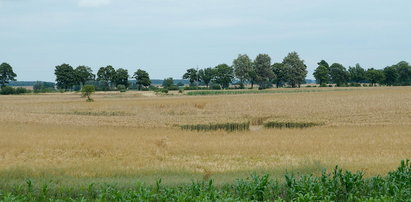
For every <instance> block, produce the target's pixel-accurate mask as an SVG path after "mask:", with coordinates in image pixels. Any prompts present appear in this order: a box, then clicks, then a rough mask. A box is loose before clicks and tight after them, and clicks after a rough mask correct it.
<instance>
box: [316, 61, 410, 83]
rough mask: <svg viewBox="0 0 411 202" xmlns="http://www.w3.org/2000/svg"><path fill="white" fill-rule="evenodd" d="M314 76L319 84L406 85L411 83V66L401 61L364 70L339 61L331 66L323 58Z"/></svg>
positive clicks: (358, 65)
mask: <svg viewBox="0 0 411 202" xmlns="http://www.w3.org/2000/svg"><path fill="white" fill-rule="evenodd" d="M313 75H314V77H315V79H316V81H317V83H319V84H320V85H321V86H324V85H326V84H327V83H333V84H336V85H337V86H347V85H348V83H351V85H359V83H369V84H370V85H372V86H374V85H376V84H379V85H387V86H408V85H411V66H410V65H409V64H408V63H407V62H405V61H401V62H399V63H397V64H395V65H391V66H388V67H385V68H384V69H380V70H379V69H374V68H369V69H367V70H365V69H364V68H363V67H361V65H360V64H356V65H355V66H354V67H348V70H347V69H346V68H345V67H344V66H343V65H342V64H339V63H333V64H332V65H331V66H330V65H329V64H328V63H327V62H326V61H324V60H322V61H320V62H319V63H318V67H317V68H316V69H315V71H314V74H313Z"/></svg>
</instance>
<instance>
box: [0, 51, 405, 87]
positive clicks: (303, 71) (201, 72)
mask: <svg viewBox="0 0 411 202" xmlns="http://www.w3.org/2000/svg"><path fill="white" fill-rule="evenodd" d="M317 64H318V66H317V68H316V69H315V71H314V73H313V76H314V78H315V79H316V82H317V83H318V84H320V86H327V84H335V85H336V86H348V85H351V86H358V85H360V83H369V84H370V85H371V86H374V85H387V86H406V85H411V66H410V64H409V63H407V62H405V61H401V62H399V63H397V64H394V65H391V66H387V67H385V68H384V69H374V68H369V69H365V68H363V67H361V65H360V64H356V65H355V66H353V67H351V66H350V67H348V69H347V68H346V67H344V66H343V65H342V64H339V63H333V64H331V65H329V63H328V62H326V61H325V60H321V61H320V62H318V63H317ZM54 73H55V76H56V85H55V86H54V84H53V83H51V82H36V83H35V84H34V86H33V89H34V91H35V92H47V90H53V89H55V87H57V89H60V90H80V89H81V88H82V87H83V86H84V85H93V86H95V87H96V90H103V91H104V90H112V89H127V88H130V87H131V86H130V85H131V84H132V85H135V86H132V87H133V88H135V89H138V90H147V89H148V88H149V87H151V80H150V76H149V73H148V72H147V71H145V70H142V69H137V71H136V72H134V74H133V75H132V76H131V77H130V75H129V73H128V70H127V69H124V68H118V69H115V68H114V67H113V66H111V65H108V66H105V67H100V68H99V70H98V72H97V74H94V73H93V71H92V69H91V68H90V67H88V66H84V65H81V66H78V67H76V68H73V67H72V66H70V65H69V64H61V65H58V66H56V67H55V71H54ZM306 76H307V66H306V65H305V63H304V60H302V59H301V58H300V57H299V55H298V53H297V52H291V53H289V54H288V55H287V56H286V57H284V58H283V60H282V62H277V63H272V60H271V57H270V56H269V55H268V54H259V55H257V56H256V58H255V59H254V60H252V59H250V57H249V56H248V55H247V54H239V55H238V57H237V58H235V59H234V60H233V62H232V64H231V65H228V64H219V65H217V66H215V67H208V68H202V69H198V68H189V69H187V70H186V72H185V73H184V74H183V75H182V78H183V79H186V80H187V81H189V83H190V87H188V89H197V88H198V87H199V86H204V87H203V88H212V89H222V88H223V89H226V88H229V87H230V85H233V84H234V85H235V86H237V87H238V88H245V86H246V85H249V86H250V88H254V85H258V87H259V89H265V88H270V87H273V86H276V87H277V88H278V87H292V88H295V87H300V86H301V84H304V83H305V79H306ZM16 77H17V75H16V73H15V72H14V71H13V68H12V66H11V65H10V64H8V63H1V64H0V86H1V91H0V93H2V94H13V92H14V93H16V92H17V91H15V89H14V90H13V89H12V88H11V87H8V86H7V85H8V84H9V82H10V81H16ZM130 78H134V79H135V80H136V82H135V83H134V82H133V83H130V81H129V79H130ZM183 85H184V84H182V83H179V84H177V85H176V84H175V83H174V81H173V78H166V79H164V82H163V88H166V89H169V90H178V89H179V86H183ZM6 87H8V88H6ZM152 88H154V87H152ZM23 91H24V90H23V89H18V92H20V93H22V92H23Z"/></svg>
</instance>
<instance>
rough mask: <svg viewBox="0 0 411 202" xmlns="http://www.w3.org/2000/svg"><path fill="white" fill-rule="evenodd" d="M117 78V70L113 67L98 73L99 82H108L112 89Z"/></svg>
mask: <svg viewBox="0 0 411 202" xmlns="http://www.w3.org/2000/svg"><path fill="white" fill-rule="evenodd" d="M115 78H116V70H115V69H114V68H113V67H112V66H111V65H108V66H106V67H101V68H100V69H99V70H98V72H97V80H98V81H105V82H107V83H108V85H109V87H110V88H112V86H113V84H114V83H115Z"/></svg>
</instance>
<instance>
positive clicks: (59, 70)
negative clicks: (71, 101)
mask: <svg viewBox="0 0 411 202" xmlns="http://www.w3.org/2000/svg"><path fill="white" fill-rule="evenodd" d="M54 74H55V75H56V82H57V88H59V89H62V90H68V89H72V88H73V86H74V85H76V83H77V77H76V72H75V70H74V69H73V67H72V66H70V65H68V64H62V65H58V66H56V68H55V70H54Z"/></svg>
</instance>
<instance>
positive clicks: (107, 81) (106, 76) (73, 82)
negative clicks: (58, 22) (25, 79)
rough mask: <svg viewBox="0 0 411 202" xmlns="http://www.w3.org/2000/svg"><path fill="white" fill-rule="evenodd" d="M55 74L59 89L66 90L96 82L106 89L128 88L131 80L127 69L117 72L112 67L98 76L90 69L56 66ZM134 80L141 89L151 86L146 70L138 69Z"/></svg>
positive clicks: (63, 65) (103, 68) (67, 65)
mask: <svg viewBox="0 0 411 202" xmlns="http://www.w3.org/2000/svg"><path fill="white" fill-rule="evenodd" d="M54 74H55V75H56V82H57V88H59V89H65V90H67V89H73V88H74V87H75V86H80V88H81V86H83V85H85V84H86V83H88V84H95V82H96V81H97V82H100V83H99V84H98V85H102V86H104V89H113V88H116V87H118V86H121V87H125V88H127V87H128V86H129V81H128V80H129V78H130V75H129V74H128V70H127V69H123V68H119V69H117V70H116V69H114V67H112V66H110V65H108V66H106V67H101V68H100V69H99V70H98V72H97V76H96V75H95V74H93V70H92V69H91V68H90V67H87V66H78V67H77V68H73V67H72V66H70V65H69V64H62V65H58V66H56V68H55V71H54ZM132 78H135V79H136V80H137V86H138V88H139V89H142V88H143V87H148V86H150V85H151V80H150V76H149V74H148V73H147V72H146V71H144V70H141V69H138V70H137V71H136V72H135V73H134V75H133V76H132Z"/></svg>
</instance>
